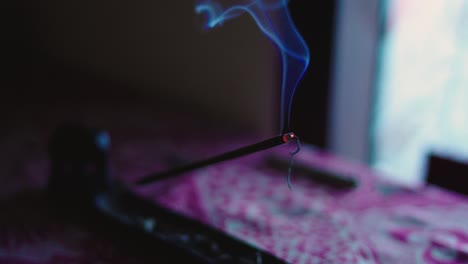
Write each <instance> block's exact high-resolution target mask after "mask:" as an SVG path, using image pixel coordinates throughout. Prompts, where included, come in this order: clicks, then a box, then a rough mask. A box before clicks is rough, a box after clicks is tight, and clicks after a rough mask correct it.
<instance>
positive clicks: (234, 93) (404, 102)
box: [0, 0, 468, 183]
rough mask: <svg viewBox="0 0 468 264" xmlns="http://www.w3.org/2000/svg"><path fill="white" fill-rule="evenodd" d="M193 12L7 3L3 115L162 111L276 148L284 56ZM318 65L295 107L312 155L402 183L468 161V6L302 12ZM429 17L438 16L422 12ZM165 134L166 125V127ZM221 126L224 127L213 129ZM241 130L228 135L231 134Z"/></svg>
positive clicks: (182, 4) (325, 7) (177, 6)
mask: <svg viewBox="0 0 468 264" xmlns="http://www.w3.org/2000/svg"><path fill="white" fill-rule="evenodd" d="M193 6H194V5H193V2H192V1H165V2H161V1H148V0H137V1H132V2H131V3H129V2H127V1H120V0H114V1H108V0H99V1H90V0H83V1H56V0H45V1H30V0H20V1H11V2H8V3H6V6H5V7H3V8H2V9H1V12H2V14H1V17H2V19H3V23H2V24H3V29H2V36H3V37H2V39H3V41H2V42H3V45H4V47H3V49H2V51H1V54H2V59H1V63H2V64H3V65H2V66H3V67H2V68H3V69H4V70H3V71H2V72H3V74H2V75H3V76H2V78H1V82H2V84H1V85H2V90H1V91H0V104H1V106H0V107H1V108H2V109H1V110H2V111H1V112H0V116H1V117H2V119H3V120H5V123H4V124H8V122H21V121H19V120H17V119H16V114H15V113H17V112H25V113H37V112H40V110H41V109H45V108H47V107H50V106H51V105H54V106H58V107H59V109H60V107H61V106H63V107H67V106H70V105H79V106H82V107H86V105H87V104H91V103H95V104H102V105H112V106H109V107H110V108H112V107H118V106H119V105H121V104H126V103H128V102H141V103H142V104H143V103H145V104H149V105H151V106H152V107H153V108H154V111H159V110H160V109H164V111H167V112H182V113H185V112H187V113H190V115H194V116H196V117H197V118H200V119H203V120H219V124H220V126H226V127H233V128H236V129H237V128H238V129H243V130H245V131H251V132H252V133H255V134H258V135H262V136H271V135H276V134H277V133H278V127H279V122H278V117H279V95H280V81H281V79H280V71H281V64H280V57H279V55H278V51H277V49H276V47H275V46H274V45H273V44H272V43H271V42H270V41H269V40H268V39H267V38H266V37H265V36H264V35H263V34H262V33H261V32H260V30H259V29H258V28H257V26H256V25H255V23H254V21H253V20H252V19H251V18H250V17H249V16H247V15H244V16H241V17H239V18H238V19H235V20H232V21H229V22H227V23H225V24H224V25H223V26H222V27H219V28H216V29H214V30H210V31H204V30H203V29H202V27H201V24H202V23H201V22H200V19H201V18H200V17H197V16H196V14H195V13H194V10H193ZM289 6H290V11H291V15H292V18H293V20H294V21H295V23H296V25H297V27H298V29H299V31H300V32H301V34H302V35H303V36H304V38H305V39H306V41H307V43H308V45H309V48H310V51H311V52H310V53H311V65H310V67H309V69H308V71H307V73H306V76H305V77H304V79H303V81H302V82H301V83H300V85H299V87H298V90H297V92H296V97H295V99H294V104H293V109H292V116H291V120H292V125H291V127H292V130H293V131H294V132H295V133H296V134H298V135H300V136H301V138H302V139H303V140H304V141H305V142H308V143H311V144H313V145H315V146H317V147H320V148H323V149H326V150H329V151H331V152H332V153H335V154H337V155H340V156H343V157H345V158H348V159H351V160H356V161H359V162H364V163H367V164H370V165H371V166H373V167H375V168H377V169H378V170H380V171H382V172H383V173H384V174H386V175H391V177H392V178H394V179H398V180H400V181H402V182H407V183H417V182H419V181H421V180H422V179H423V176H424V174H425V168H426V166H427V164H426V160H427V156H428V155H429V154H430V153H432V152H434V151H437V152H439V153H444V155H451V156H453V157H455V158H457V159H463V158H464V157H466V155H468V143H466V142H468V141H466V140H465V138H466V136H467V135H468V118H467V116H468V107H467V105H466V104H465V100H466V99H468V98H467V96H468V93H467V89H466V85H467V84H468V80H467V76H468V33H467V32H466V28H468V4H467V3H466V1H462V0H460V1H455V0H454V1H443V0H425V1H422V0H412V1H402V0H381V1H371V0H359V1H353V3H352V4H351V3H350V1H340V0H337V1H321V2H320V3H314V2H311V1H291V2H290V5H289ZM419 6H424V7H425V8H419ZM155 122H157V120H155ZM213 122H218V121H213ZM223 124H229V125H223Z"/></svg>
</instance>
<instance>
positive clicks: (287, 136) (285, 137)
mask: <svg viewBox="0 0 468 264" xmlns="http://www.w3.org/2000/svg"><path fill="white" fill-rule="evenodd" d="M296 139H297V137H296V135H295V134H294V133H293V132H289V133H286V134H284V135H283V141H284V143H288V142H290V141H292V140H296Z"/></svg>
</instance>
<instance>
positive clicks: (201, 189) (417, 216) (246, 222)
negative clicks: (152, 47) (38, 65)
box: [0, 108, 468, 264]
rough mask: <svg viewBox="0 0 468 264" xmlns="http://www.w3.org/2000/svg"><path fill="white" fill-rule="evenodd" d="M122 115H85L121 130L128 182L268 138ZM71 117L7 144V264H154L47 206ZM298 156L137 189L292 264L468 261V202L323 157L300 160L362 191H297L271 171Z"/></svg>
mask: <svg viewBox="0 0 468 264" xmlns="http://www.w3.org/2000/svg"><path fill="white" fill-rule="evenodd" d="M69 112H72V113H76V112H77V111H72V110H70V111H69ZM121 112H122V113H119V115H116V114H115V111H114V110H110V109H104V108H103V109H96V108H93V109H88V110H80V111H79V114H75V115H74V116H75V117H78V118H79V119H81V120H84V121H86V123H88V124H91V125H96V126H99V127H101V128H105V129H107V130H108V131H109V133H110V134H111V136H112V141H113V143H112V145H113V147H112V151H111V168H112V172H113V175H114V176H115V177H116V178H118V179H119V180H120V181H122V182H127V183H131V182H133V181H135V180H136V179H137V178H138V177H140V176H142V175H145V174H146V173H148V172H153V171H157V170H162V169H164V168H165V167H167V164H168V162H167V160H168V158H173V157H177V158H180V159H185V160H194V159H199V158H202V157H208V156H210V155H213V154H216V153H220V152H222V151H225V150H230V149H233V148H235V147H238V146H242V145H244V144H248V143H253V142H256V140H258V139H260V138H256V137H252V136H249V135H245V134H239V133H233V132H230V133H229V132H228V133H226V132H225V131H224V132H222V131H216V129H215V128H209V127H208V126H203V127H201V126H200V124H199V123H198V122H197V121H195V120H194V119H189V118H187V119H182V118H178V119H171V120H170V122H169V121H168V122H162V121H161V120H162V119H160V117H159V116H158V117H157V115H153V114H151V112H148V111H146V110H145V109H134V108H132V109H131V110H128V109H127V111H123V110H121ZM67 116H70V115H69V114H68V115H67V114H66V113H64V112H63V111H54V110H51V111H50V112H44V113H31V112H28V113H24V114H18V116H16V117H15V118H14V119H11V120H10V121H8V126H6V127H7V129H5V130H4V131H3V132H2V134H1V135H0V146H1V147H0V149H2V152H0V161H1V163H0V177H1V178H0V179H1V180H2V181H1V184H0V195H1V198H0V210H1V211H0V212H1V213H0V263H21V264H23V263H142V262H143V261H144V260H142V259H139V257H138V256H135V255H131V254H127V253H126V252H124V251H119V250H116V249H115V248H114V247H113V245H112V244H113V242H112V241H110V240H109V239H107V238H104V237H101V236H99V235H97V234H94V233H92V232H89V231H88V230H86V229H83V228H82V227H80V226H78V225H73V224H70V223H66V222H64V221H63V220H62V219H61V218H60V217H59V216H57V215H56V214H54V213H53V212H51V210H50V207H49V205H48V203H47V201H46V199H45V198H44V190H45V189H44V187H45V184H46V182H47V173H48V172H47V166H48V162H47V155H46V142H47V137H48V135H49V134H50V133H51V131H52V130H53V128H54V127H55V126H56V125H57V124H58V123H59V122H60V121H62V120H64V119H65V118H66V117H67ZM25 120H27V121H25ZM169 124H170V125H169ZM291 148H294V146H281V147H278V148H276V149H274V150H272V151H266V152H263V153H259V154H256V155H252V156H249V157H244V158H241V159H238V160H235V161H230V162H226V163H222V164H218V165H216V166H211V167H208V168H205V169H200V170H198V171H195V172H193V173H188V174H186V175H185V176H183V177H180V178H178V179H174V180H168V181H165V182H161V183H158V184H155V185H151V186H147V187H137V188H133V190H134V191H135V192H136V193H138V194H140V195H142V196H145V197H147V198H148V199H151V200H154V201H155V202H157V203H160V204H163V205H165V206H167V207H170V208H172V209H174V210H177V211H179V212H182V213H184V214H186V215H188V216H190V217H193V218H196V219H198V220H201V221H203V222H205V223H209V224H210V225H212V226H215V227H217V228H219V229H221V230H224V231H225V232H227V233H229V234H231V235H233V236H236V237H238V238H241V239H242V240H244V241H246V242H248V243H251V244H253V245H255V246H258V247H260V248H262V249H265V250H267V251H269V252H271V253H272V254H274V255H276V256H278V257H280V258H282V259H284V260H286V261H288V262H291V263H465V262H466V263H468V257H467V256H468V221H467V219H468V201H467V200H466V198H463V197H460V196H457V195H454V194H451V193H449V192H446V191H444V190H441V189H438V188H436V187H430V186H427V187H418V188H407V187H402V186H398V185H396V184H393V183H390V182H387V181H384V180H383V179H381V178H379V176H378V175H377V174H376V173H375V172H373V171H372V170H370V169H369V168H367V167H365V166H363V165H360V164H354V163H351V162H348V161H346V160H342V159H340V158H338V157H335V156H333V155H330V154H328V153H324V152H321V151H319V150H316V149H314V148H312V147H304V148H303V150H302V152H300V154H298V155H297V156H296V157H297V159H300V160H301V161H303V162H306V163H309V164H310V165H311V166H315V167H320V168H327V169H332V170H335V171H338V172H342V173H346V174H349V175H352V176H353V177H356V178H357V179H358V180H359V186H358V187H357V188H355V189H352V190H337V189H334V188H331V187H327V186H324V185H321V184H318V183H315V182H313V181H311V180H309V179H307V178H304V177H295V175H293V176H292V190H289V189H288V187H287V184H286V172H281V171H275V170H272V169H270V168H268V167H266V166H265V165H264V162H263V161H264V159H265V157H267V156H268V155H270V154H271V153H272V152H274V153H276V154H278V155H282V154H285V155H287V153H288V152H289V151H291Z"/></svg>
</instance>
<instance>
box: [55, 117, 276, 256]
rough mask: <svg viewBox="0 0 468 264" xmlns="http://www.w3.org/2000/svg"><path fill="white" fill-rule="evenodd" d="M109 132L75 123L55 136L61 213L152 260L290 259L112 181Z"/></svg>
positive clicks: (56, 169) (59, 130)
mask: <svg viewBox="0 0 468 264" xmlns="http://www.w3.org/2000/svg"><path fill="white" fill-rule="evenodd" d="M106 137H107V134H105V133H104V132H102V131H97V130H88V129H86V128H83V127H81V126H74V125H67V126H64V127H61V128H59V129H58V130H57V131H56V133H55V134H54V135H53V136H52V139H51V141H50V149H49V152H50V158H51V175H50V180H49V190H48V191H49V196H50V198H51V201H52V202H53V203H54V204H55V205H56V208H57V212H58V213H60V214H62V215H63V216H64V217H66V218H67V219H69V220H70V221H74V222H78V223H80V224H84V225H89V227H90V228H91V229H92V230H97V232H100V233H103V234H106V235H108V236H112V240H113V241H115V243H116V245H118V246H120V247H129V250H130V251H132V252H135V254H138V255H139V256H144V258H145V259H148V261H151V262H154V260H157V261H158V263H253V264H260V263H262V264H263V263H285V262H284V261H282V260H280V259H278V258H276V257H274V256H272V255H270V254H268V253H267V252H264V251H262V250H259V249H257V248H255V247H253V246H250V245H247V244H246V243H244V242H242V241H240V240H238V239H235V238H233V237H231V236H228V235H226V234H225V233H223V232H221V231H219V230H217V229H215V228H213V227H211V226H209V225H206V224H203V223H201V222H199V221H196V220H193V219H190V218H188V217H185V216H183V215H181V214H179V213H176V212H174V211H171V210H169V209H167V208H164V207H162V206H159V205H157V204H155V203H153V202H151V201H148V200H146V199H144V198H142V197H139V196H137V195H135V194H134V193H132V192H131V191H129V190H128V189H126V188H125V187H122V186H119V185H118V184H116V183H112V181H111V178H110V177H109V174H108V169H107V154H108V150H109V139H108V138H106ZM268 143H269V144H270V143H272V142H268Z"/></svg>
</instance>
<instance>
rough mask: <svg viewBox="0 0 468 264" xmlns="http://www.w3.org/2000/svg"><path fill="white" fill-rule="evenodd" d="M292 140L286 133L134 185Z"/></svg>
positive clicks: (165, 177) (161, 178) (146, 183)
mask: <svg viewBox="0 0 468 264" xmlns="http://www.w3.org/2000/svg"><path fill="white" fill-rule="evenodd" d="M293 140H296V135H295V134H294V133H292V132H290V133H286V134H283V135H280V136H276V137H273V138H270V139H267V140H264V141H261V142H259V143H256V144H253V145H249V146H246V147H243V148H239V149H236V150H233V151H229V152H226V153H223V154H221V155H218V156H215V157H211V158H208V159H206V160H202V161H198V162H195V163H192V164H188V165H185V166H181V167H177V168H174V169H171V170H169V171H166V172H162V173H155V174H151V175H148V176H145V177H143V178H142V179H140V180H138V181H137V183H136V184H137V185H148V184H151V183H153V182H156V181H160V180H165V179H169V178H174V177H176V176H179V175H181V174H182V173H185V172H189V171H192V170H196V169H199V168H203V167H206V166H210V165H213V164H216V163H219V162H223V161H227V160H232V159H236V158H239V157H243V156H247V155H250V154H253V153H256V152H259V151H262V150H266V149H270V148H273V147H276V146H279V145H282V144H285V143H288V142H290V141H293Z"/></svg>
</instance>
